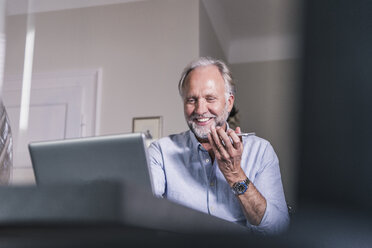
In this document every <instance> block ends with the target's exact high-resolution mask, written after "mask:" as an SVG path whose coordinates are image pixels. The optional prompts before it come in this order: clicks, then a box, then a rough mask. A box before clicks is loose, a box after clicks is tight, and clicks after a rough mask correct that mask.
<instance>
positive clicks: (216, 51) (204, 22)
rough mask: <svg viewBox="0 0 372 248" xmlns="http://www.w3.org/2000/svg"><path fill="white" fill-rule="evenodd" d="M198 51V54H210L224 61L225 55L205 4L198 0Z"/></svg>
mask: <svg viewBox="0 0 372 248" xmlns="http://www.w3.org/2000/svg"><path fill="white" fill-rule="evenodd" d="M199 11H200V12H199V18H200V22H199V34H200V35H199V45H200V48H199V53H200V56H210V57H213V58H216V59H222V60H224V61H226V56H225V54H224V52H223V50H222V48H221V45H220V43H219V41H218V38H217V35H216V32H215V30H214V28H213V26H212V24H211V21H210V19H209V17H208V14H207V12H206V10H205V6H204V4H203V2H202V1H200V9H199Z"/></svg>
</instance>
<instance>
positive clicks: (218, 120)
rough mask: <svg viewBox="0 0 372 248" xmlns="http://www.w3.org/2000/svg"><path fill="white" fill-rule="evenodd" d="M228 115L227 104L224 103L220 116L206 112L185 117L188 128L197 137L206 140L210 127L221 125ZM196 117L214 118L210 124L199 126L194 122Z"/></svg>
mask: <svg viewBox="0 0 372 248" xmlns="http://www.w3.org/2000/svg"><path fill="white" fill-rule="evenodd" d="M228 117H229V111H228V110H227V104H226V105H225V109H224V110H223V112H222V114H221V115H220V116H216V115H212V114H206V115H196V114H193V115H191V116H190V117H186V122H187V125H188V126H189V128H190V130H191V131H192V132H193V133H194V134H195V136H196V137H197V138H199V139H203V140H206V139H208V134H209V133H210V130H211V127H221V126H223V124H225V123H226V120H227V118H228ZM196 118H214V122H213V123H212V125H209V126H199V125H197V124H196V123H195V122H194V120H195V119H196Z"/></svg>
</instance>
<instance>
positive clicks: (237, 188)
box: [231, 177, 251, 195]
mask: <svg viewBox="0 0 372 248" xmlns="http://www.w3.org/2000/svg"><path fill="white" fill-rule="evenodd" d="M250 182H251V181H249V179H248V177H247V179H245V180H244V181H240V182H236V183H234V184H233V186H232V187H231V189H232V191H233V193H234V194H235V195H242V194H244V192H245V191H247V189H248V185H249V183H250Z"/></svg>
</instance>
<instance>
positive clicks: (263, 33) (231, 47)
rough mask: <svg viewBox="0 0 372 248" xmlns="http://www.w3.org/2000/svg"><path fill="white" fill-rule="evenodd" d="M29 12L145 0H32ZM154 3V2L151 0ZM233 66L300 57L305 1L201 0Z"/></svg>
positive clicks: (10, 9) (21, 6) (15, 0)
mask: <svg viewBox="0 0 372 248" xmlns="http://www.w3.org/2000/svg"><path fill="white" fill-rule="evenodd" d="M30 1H31V2H32V8H30V10H29V12H31V13H34V12H46V11H53V10H62V9H71V8H82V7H90V6H99V5H108V4H115V3H124V2H134V1H145V0H30ZM147 1H153V0H147ZM201 1H202V3H203V5H204V7H205V9H206V12H207V14H208V16H209V19H210V20H211V24H212V26H213V28H214V30H215V32H216V35H217V37H218V39H219V42H220V44H221V48H222V50H223V51H224V53H225V56H226V59H227V60H228V62H229V63H244V62H252V61H266V60H280V59H288V58H296V57H298V56H299V55H298V54H299V53H298V51H299V47H298V44H299V35H300V28H299V26H300V25H299V20H300V18H301V16H300V11H299V9H300V5H299V3H300V2H301V0H300V1H299V0H201ZM27 6H28V4H27V0H8V1H7V14H8V15H15V14H23V13H27Z"/></svg>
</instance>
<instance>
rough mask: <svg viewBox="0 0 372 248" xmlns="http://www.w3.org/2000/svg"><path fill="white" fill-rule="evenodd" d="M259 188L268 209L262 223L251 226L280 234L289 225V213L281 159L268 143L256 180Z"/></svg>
mask: <svg viewBox="0 0 372 248" xmlns="http://www.w3.org/2000/svg"><path fill="white" fill-rule="evenodd" d="M254 185H255V186H256V188H257V190H258V191H259V192H260V193H261V194H262V195H263V196H264V197H265V199H266V210H265V213H264V216H263V218H262V220H261V223H260V224H259V225H258V226H251V228H252V230H253V231H254V232H258V233H262V234H270V235H275V234H280V233H282V232H284V231H285V230H286V229H287V228H288V226H289V215H288V209H287V204H286V201H285V196H284V190H283V185H282V180H281V175H280V169H279V160H278V157H277V156H276V154H275V152H274V149H273V148H272V146H271V145H270V144H268V145H267V147H266V149H265V151H264V154H263V158H262V167H261V168H260V170H259V171H258V172H257V175H256V177H255V180H254Z"/></svg>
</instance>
